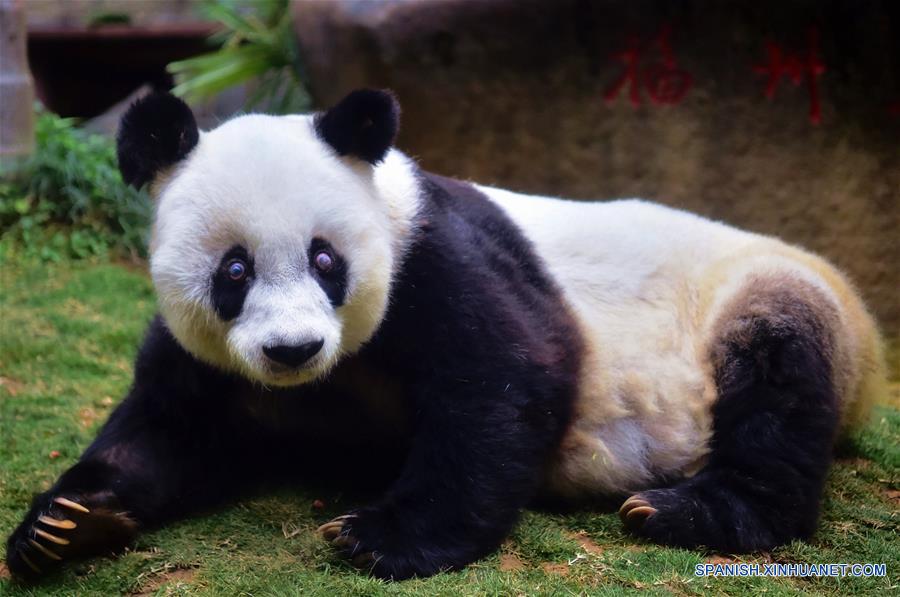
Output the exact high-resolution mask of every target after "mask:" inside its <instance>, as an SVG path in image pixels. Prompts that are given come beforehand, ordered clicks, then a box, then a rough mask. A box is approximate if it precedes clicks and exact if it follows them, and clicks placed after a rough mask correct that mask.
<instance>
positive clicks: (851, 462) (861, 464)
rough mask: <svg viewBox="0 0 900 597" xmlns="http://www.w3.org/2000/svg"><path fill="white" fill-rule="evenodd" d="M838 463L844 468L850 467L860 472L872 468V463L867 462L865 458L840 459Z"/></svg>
mask: <svg viewBox="0 0 900 597" xmlns="http://www.w3.org/2000/svg"><path fill="white" fill-rule="evenodd" d="M837 462H838V464H840V465H842V466H846V467H850V468H852V469H856V470H858V471H864V470H867V469H868V468H869V467H871V466H872V461H871V460H866V459H865V458H839V459H838V460H837Z"/></svg>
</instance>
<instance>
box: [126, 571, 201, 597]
mask: <svg viewBox="0 0 900 597" xmlns="http://www.w3.org/2000/svg"><path fill="white" fill-rule="evenodd" d="M196 575H197V569H196V568H174V569H169V570H168V571H160V572H159V573H157V574H154V575H153V576H152V577H151V578H149V579H148V580H147V582H146V583H145V584H143V585H142V586H141V590H140V591H139V592H136V593H131V595H132V596H133V597H149V596H150V595H153V593H155V592H156V591H158V590H159V589H160V588H162V587H163V586H165V585H179V584H190V583H191V581H192V580H194V577H195V576H196Z"/></svg>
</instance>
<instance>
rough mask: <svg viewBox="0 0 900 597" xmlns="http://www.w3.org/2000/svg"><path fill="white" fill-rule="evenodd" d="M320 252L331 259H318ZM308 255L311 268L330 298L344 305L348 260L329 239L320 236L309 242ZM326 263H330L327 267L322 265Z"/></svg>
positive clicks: (337, 304)
mask: <svg viewBox="0 0 900 597" xmlns="http://www.w3.org/2000/svg"><path fill="white" fill-rule="evenodd" d="M320 253H325V254H326V255H327V256H328V257H329V259H327V260H326V259H323V258H321V257H320V258H319V259H316V257H317V256H318V255H319V254H320ZM307 257H308V260H309V269H310V271H311V272H312V275H313V277H314V278H315V279H316V281H317V282H318V283H319V286H321V287H322V290H324V291H325V295H326V296H327V297H328V300H329V301H331V304H332V305H333V306H335V307H340V306H341V305H343V304H344V300H345V299H346V298H347V262H346V261H345V260H344V258H343V257H341V255H339V254H338V252H337V251H335V250H334V247H332V246H331V244H330V243H329V242H328V241H327V240H325V239H324V238H318V237H316V238H314V239H312V242H311V243H310V244H309V253H308V255H307ZM325 263H327V264H328V267H327V269H325V268H322V267H321V266H322V265H323V264H325Z"/></svg>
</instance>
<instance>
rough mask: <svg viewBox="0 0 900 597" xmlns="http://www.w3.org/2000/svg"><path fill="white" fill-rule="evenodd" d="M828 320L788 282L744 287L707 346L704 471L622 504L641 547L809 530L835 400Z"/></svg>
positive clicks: (749, 544) (819, 295)
mask: <svg viewBox="0 0 900 597" xmlns="http://www.w3.org/2000/svg"><path fill="white" fill-rule="evenodd" d="M837 322H838V314H837V310H836V308H835V307H834V305H833V303H832V302H831V301H830V300H829V299H828V298H827V296H826V295H825V293H824V292H823V291H821V290H820V289H818V288H817V287H815V286H814V285H813V284H811V283H809V282H805V281H802V280H798V279H796V278H794V277H790V276H788V275H784V276H768V277H760V278H758V279H754V280H751V281H749V283H748V284H747V285H746V286H745V287H744V290H743V291H742V292H740V293H738V295H737V296H736V297H735V298H734V299H733V300H732V301H731V302H730V303H729V304H728V306H727V307H726V308H725V309H724V311H723V312H722V314H721V315H720V317H719V319H718V320H717V324H716V326H715V327H716V330H717V331H716V333H715V334H714V340H713V342H712V344H711V346H710V358H711V359H712V362H713V365H714V370H715V376H716V384H717V390H718V399H717V401H716V404H715V405H714V408H713V438H712V443H711V446H710V447H711V451H710V454H709V460H708V462H707V464H706V466H705V467H704V468H703V469H702V470H701V471H700V472H699V473H698V474H696V475H695V476H693V477H691V478H688V479H686V480H684V481H682V482H680V483H679V484H676V485H674V486H672V487H670V488H666V489H654V490H649V491H644V492H641V493H638V494H636V495H634V496H632V497H631V498H629V499H628V500H627V501H626V502H625V503H624V504H623V505H622V508H621V510H620V515H621V516H622V519H623V521H624V522H625V525H626V527H627V528H629V529H630V530H631V531H632V532H634V533H635V534H636V535H638V536H641V537H644V538H647V539H649V540H651V541H654V542H658V543H663V544H667V545H676V546H681V547H688V548H693V547H700V546H705V547H708V548H712V549H715V550H720V551H725V552H748V551H756V550H762V549H769V548H772V547H775V546H777V545H780V544H783V543H785V542H788V541H790V540H791V539H794V538H804V537H808V536H809V535H811V534H812V533H813V532H814V530H815V528H816V523H817V520H818V514H819V500H820V497H821V493H822V488H823V485H824V482H825V477H826V474H827V471H828V467H829V464H830V461H831V452H832V444H833V441H834V437H835V433H836V429H837V425H838V419H839V404H838V396H837V392H836V389H835V385H834V382H833V376H832V369H833V366H832V358H833V354H834V350H833V343H834V340H835V331H836V330H837V329H839V328H838V325H837Z"/></svg>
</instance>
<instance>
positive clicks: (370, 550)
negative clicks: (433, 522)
mask: <svg viewBox="0 0 900 597" xmlns="http://www.w3.org/2000/svg"><path fill="white" fill-rule="evenodd" d="M318 532H319V534H320V535H321V536H322V538H324V539H325V540H326V541H328V542H329V543H331V545H332V546H333V547H335V548H336V549H337V550H338V553H340V554H341V556H342V557H344V558H345V559H347V560H349V561H350V562H351V563H352V564H353V565H354V566H356V567H357V568H360V569H362V570H365V571H367V572H369V573H370V574H372V575H373V576H376V577H378V578H383V579H388V580H403V579H407V578H412V577H414V576H419V577H425V576H431V575H432V574H435V573H437V572H440V571H441V570H444V569H449V568H452V567H454V566H452V564H450V563H449V562H447V561H440V558H439V557H438V556H437V554H438V553H439V550H434V549H431V548H430V547H429V546H428V545H427V543H426V542H424V541H423V540H422V539H420V540H419V541H416V540H414V539H412V538H410V535H409V534H408V533H407V532H405V528H404V526H403V524H402V522H400V521H397V520H394V517H392V516H389V515H388V514H386V513H385V512H383V511H381V510H378V509H375V508H370V509H363V510H358V511H355V512H352V513H350V514H345V515H343V516H338V517H337V518H335V519H333V520H331V521H329V522H327V523H325V524H323V525H322V526H320V527H319V530H318Z"/></svg>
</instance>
